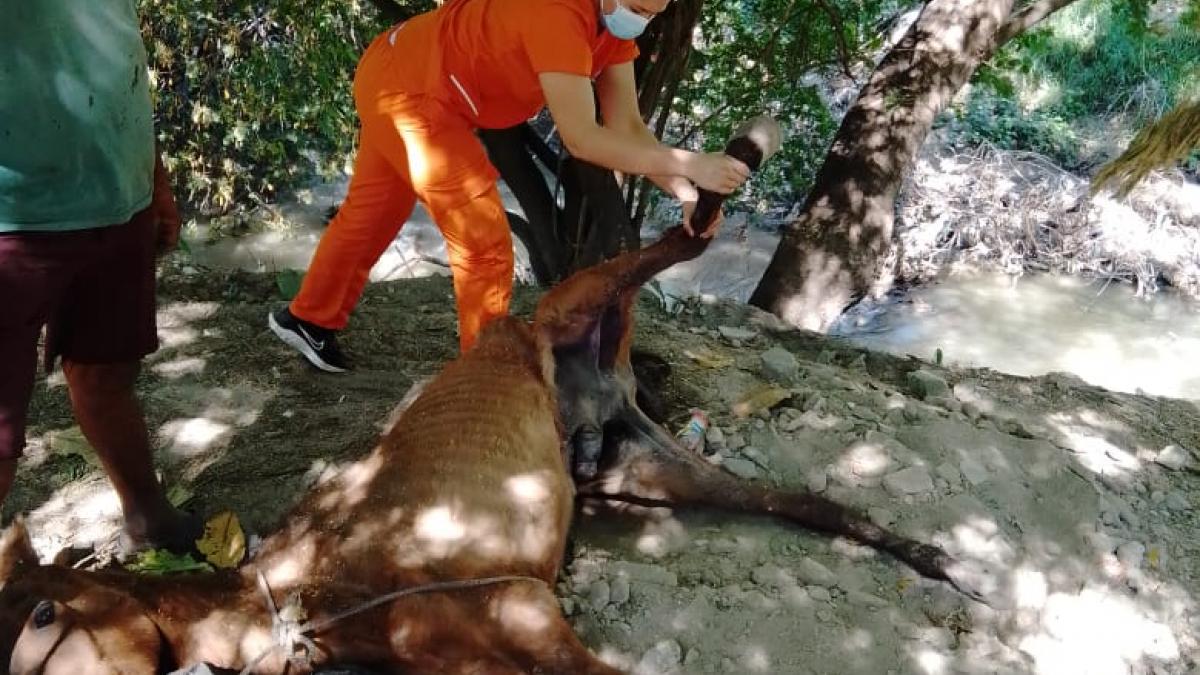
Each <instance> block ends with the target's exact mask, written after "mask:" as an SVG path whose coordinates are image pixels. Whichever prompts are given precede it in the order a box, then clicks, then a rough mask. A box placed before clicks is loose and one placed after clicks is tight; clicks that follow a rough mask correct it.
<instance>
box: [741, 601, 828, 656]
mask: <svg viewBox="0 0 1200 675" xmlns="http://www.w3.org/2000/svg"><path fill="white" fill-rule="evenodd" d="M817 619H818V620H820V621H821V623H829V622H830V621H833V612H831V611H829V610H827V609H818V610H817ZM729 672H734V671H729Z"/></svg>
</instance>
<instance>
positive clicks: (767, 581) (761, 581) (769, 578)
mask: <svg viewBox="0 0 1200 675" xmlns="http://www.w3.org/2000/svg"><path fill="white" fill-rule="evenodd" d="M750 578H751V579H753V580H754V583H756V584H758V585H759V586H765V587H767V588H770V589H773V590H779V589H781V588H790V587H792V586H795V585H796V579H795V578H794V577H793V576H792V573H791V572H789V571H787V570H785V569H783V568H782V567H780V566H778V565H763V566H762V567H758V568H756V569H755V570H754V571H752V572H751V573H750Z"/></svg>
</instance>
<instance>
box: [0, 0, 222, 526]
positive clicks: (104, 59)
mask: <svg viewBox="0 0 1200 675" xmlns="http://www.w3.org/2000/svg"><path fill="white" fill-rule="evenodd" d="M0 15H3V16H4V20H3V21H0V44H3V45H4V49H3V50H0V503H2V502H3V500H4V499H5V497H6V496H7V495H8V493H9V490H10V488H11V486H12V483H13V478H14V475H15V473H16V466H17V460H18V458H19V457H20V455H21V453H22V450H23V448H24V447H25V424H26V415H27V413H28V407H29V401H30V398H31V395H32V390H33V384H34V379H35V376H36V370H37V343H38V338H39V334H40V332H41V329H42V327H43V326H45V327H46V339H45V356H46V368H47V370H49V368H50V367H52V364H53V362H54V360H55V359H56V358H58V357H61V359H62V366H63V373H64V374H65V376H66V381H67V389H68V392H69V395H70V400H71V406H72V410H73V412H74V414H75V419H76V420H77V421H78V423H79V426H80V428H81V430H82V431H83V434H84V436H85V437H86V438H87V440H88V442H89V443H90V444H91V445H92V447H93V448H94V449H95V450H96V454H97V455H98V456H99V458H100V461H101V463H102V464H103V465H104V468H105V470H106V471H107V473H108V476H109V478H110V479H111V481H112V483H113V486H114V487H115V489H116V492H117V494H118V495H119V497H120V500H121V505H122V508H123V510H124V515H125V535H126V542H125V543H126V546H127V547H128V546H132V547H135V548H140V547H141V546H145V545H153V546H165V547H167V548H172V549H175V550H187V549H189V548H191V547H192V545H193V541H192V540H194V539H195V537H196V536H197V535H198V534H199V530H200V527H199V523H198V521H197V520H195V519H193V518H191V517H189V516H186V515H185V514H183V513H181V512H179V511H178V510H176V509H175V508H174V507H172V506H171V504H170V503H169V502H168V500H167V498H166V496H165V494H164V492H163V489H162V486H161V485H160V484H159V482H158V480H157V478H156V476H155V473H154V467H153V464H152V459H151V446H150V437H149V433H148V431H147V428H146V422H145V419H144V417H143V414H142V411H141V408H140V406H139V403H138V400H137V397H136V395H135V393H134V380H135V378H136V376H137V373H138V370H139V367H140V363H141V360H142V357H144V356H145V355H146V354H149V353H151V352H153V351H154V350H155V349H157V347H158V337H157V329H156V326H155V257H156V254H158V253H162V252H164V251H168V250H170V249H172V248H174V247H175V245H176V244H177V242H178V238H179V225H180V221H179V214H178V212H177V210H176V206H175V200H174V197H173V196H172V195H171V188H170V182H169V180H168V178H167V175H166V172H165V170H164V169H163V166H162V163H161V161H159V159H158V158H157V154H158V153H157V151H156V148H155V140H154V130H153V118H152V115H153V113H152V109H151V102H150V89H149V84H148V81H147V70H146V53H145V48H144V46H143V44H142V39H141V36H140V34H139V24H138V17H137V12H136V7H135V0H87V1H86V2H70V1H68V0H38V1H37V2H18V1H16V0H0Z"/></svg>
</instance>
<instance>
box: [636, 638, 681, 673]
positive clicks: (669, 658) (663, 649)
mask: <svg viewBox="0 0 1200 675" xmlns="http://www.w3.org/2000/svg"><path fill="white" fill-rule="evenodd" d="M681 663H683V647H681V646H680V645H679V643H678V642H676V641H674V640H659V641H658V642H656V643H655V644H654V646H653V647H651V648H650V649H648V650H646V653H645V654H643V655H642V660H641V661H638V664H637V666H636V667H634V669H633V673H634V675H668V673H674V672H677V670H678V667H679V664H681Z"/></svg>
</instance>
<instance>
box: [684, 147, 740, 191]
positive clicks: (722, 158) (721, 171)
mask: <svg viewBox="0 0 1200 675" xmlns="http://www.w3.org/2000/svg"><path fill="white" fill-rule="evenodd" d="M686 168H687V174H686V177H687V178H688V179H689V180H691V181H692V182H693V183H695V184H696V185H697V186H699V187H701V188H704V189H705V190H708V191H709V192H716V193H719V194H723V195H727V194H729V193H730V192H733V191H734V190H736V189H738V187H739V186H741V184H742V183H745V182H746V179H747V178H749V177H750V167H748V166H746V165H745V164H744V163H742V162H741V161H739V160H736V159H734V158H732V157H730V156H729V155H726V154H725V153H723V152H705V153H694V154H692V156H691V159H690V160H689V161H688V163H687V167H686Z"/></svg>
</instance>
